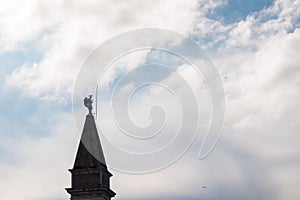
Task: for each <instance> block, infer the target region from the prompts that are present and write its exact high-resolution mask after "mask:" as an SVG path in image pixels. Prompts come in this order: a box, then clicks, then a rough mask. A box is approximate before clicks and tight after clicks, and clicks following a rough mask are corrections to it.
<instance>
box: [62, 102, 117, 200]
mask: <svg viewBox="0 0 300 200" xmlns="http://www.w3.org/2000/svg"><path fill="white" fill-rule="evenodd" d="M84 105H85V106H86V107H87V108H88V109H89V114H88V115H87V116H86V119H85V123H84V127H83V131H82V135H81V139H80V143H79V147H78V150H77V155H76V159H75V163H74V166H73V169H69V171H70V172H71V174H72V187H71V188H67V189H66V190H67V192H68V193H69V194H70V195H71V198H70V199H71V200H110V199H111V198H112V197H114V196H115V192H113V191H112V190H111V189H110V180H109V179H110V177H111V176H112V174H111V173H110V172H109V171H108V169H107V166H106V162H105V158H104V154H103V150H102V147H101V143H100V139H99V135H98V131H97V127H96V123H95V119H94V116H93V114H92V112H91V111H92V97H91V96H89V98H88V97H86V98H85V99H84ZM87 147H88V148H87ZM91 152H92V153H91Z"/></svg>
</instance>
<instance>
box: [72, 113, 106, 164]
mask: <svg viewBox="0 0 300 200" xmlns="http://www.w3.org/2000/svg"><path fill="white" fill-rule="evenodd" d="M101 165H105V166H106V163H105V158H104V154H103V150H102V147H101V143H100V139H99V135H98V131H97V127H96V123H95V120H94V116H93V115H92V114H91V113H90V114H88V115H87V116H86V119H85V123H84V127H83V131H82V135H81V140H80V143H79V147H78V150H77V155H76V159H75V163H74V167H73V169H83V168H90V167H99V166H101Z"/></svg>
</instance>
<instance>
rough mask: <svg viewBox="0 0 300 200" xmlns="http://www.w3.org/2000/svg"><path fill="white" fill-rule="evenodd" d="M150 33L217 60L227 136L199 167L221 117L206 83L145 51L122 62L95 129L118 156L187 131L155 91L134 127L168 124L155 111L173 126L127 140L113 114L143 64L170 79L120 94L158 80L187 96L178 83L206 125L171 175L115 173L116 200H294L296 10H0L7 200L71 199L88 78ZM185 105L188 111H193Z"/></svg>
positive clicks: (207, 4) (238, 6) (288, 4)
mask: <svg viewBox="0 0 300 200" xmlns="http://www.w3.org/2000/svg"><path fill="white" fill-rule="evenodd" d="M149 27H151V28H160V29H167V30H171V31H175V32H178V33H180V34H183V35H185V36H186V37H188V38H190V39H193V40H194V41H195V42H196V43H197V44H198V45H199V46H201V47H202V48H203V50H204V51H205V52H206V53H207V54H208V56H209V57H210V59H211V60H212V62H213V63H214V66H215V67H216V69H217V71H218V73H219V74H220V77H221V79H222V83H223V87H224V92H225V98H226V104H225V106H226V114H225V122H224V127H223V131H222V135H221V138H220V139H219V141H218V144H217V145H216V147H215V148H214V150H213V151H212V153H211V154H210V155H209V156H208V157H207V158H205V159H203V160H199V158H198V154H199V149H200V146H201V143H202V141H203V139H204V135H205V130H206V129H207V127H208V122H209V119H210V117H211V111H212V106H211V102H210V93H209V91H208V90H207V87H206V84H205V81H204V80H203V79H201V77H199V76H198V75H197V73H196V72H195V70H194V69H193V68H192V67H191V65H190V64H189V63H186V62H183V61H182V60H180V59H178V57H176V56H175V57H174V55H170V54H167V53H165V52H159V51H157V50H153V49H150V50H149V49H144V50H139V51H136V52H132V53H130V54H128V55H125V56H123V57H121V58H120V59H119V60H117V61H116V62H115V63H113V65H112V66H111V67H110V68H109V70H108V71H107V73H106V74H105V75H104V78H103V80H104V82H103V85H102V86H101V85H100V94H101V95H100V96H101V98H102V101H101V102H99V113H100V116H99V118H98V119H97V123H98V129H99V128H100V127H101V129H103V130H104V132H105V133H109V134H108V135H106V136H107V137H108V138H109V139H110V140H112V141H113V143H114V144H115V145H118V146H120V147H121V148H124V149H127V150H128V151H143V152H144V151H145V152H149V151H153V150H155V149H157V148H159V147H161V146H162V145H164V144H165V143H166V142H168V141H169V140H171V139H172V137H174V133H175V132H176V129H177V128H178V127H177V125H178V124H180V120H182V119H181V118H180V116H179V117H178V115H180V109H178V105H177V103H178V102H177V101H176V99H174V96H172V95H171V93H168V92H162V89H161V88H156V87H152V86H153V85H152V86H151V87H146V88H144V89H143V90H140V91H139V92H138V93H137V95H136V97H135V98H133V99H132V103H131V104H130V106H129V110H130V117H131V119H132V121H135V122H136V123H137V124H141V125H142V126H147V125H149V124H151V122H153V121H155V120H157V119H161V118H160V117H161V113H160V111H158V112H156V113H154V114H152V113H150V114H149V110H150V108H151V106H153V102H154V104H156V103H157V104H158V103H159V104H160V105H162V106H163V107H164V108H165V112H166V113H167V115H166V117H169V118H168V120H167V121H166V123H165V127H164V128H165V132H163V133H164V134H162V136H161V137H157V138H155V140H153V141H150V140H149V141H148V140H146V141H143V142H142V143H135V141H134V140H132V139H128V138H126V135H123V136H120V131H119V130H118V127H117V126H116V125H115V123H114V119H113V118H112V117H111V116H112V111H111V110H109V105H110V104H111V100H110V99H109V97H110V94H111V92H112V91H113V88H114V86H115V85H116V83H118V81H119V80H121V77H122V75H123V74H126V73H129V75H132V76H133V75H134V74H130V72H132V71H134V70H137V69H139V67H140V66H141V65H142V64H147V63H151V62H159V63H162V64H168V65H170V66H171V67H172V70H173V73H170V72H167V71H165V72H164V73H156V74H154V75H153V74H152V77H151V75H149V73H148V74H147V73H139V74H138V78H136V79H133V81H132V82H129V83H128V84H125V85H124V88H120V91H121V92H122V91H124V90H125V89H128V88H129V89H131V88H132V87H134V86H135V85H136V83H138V82H139V81H141V80H144V79H146V78H149V77H151V78H154V79H155V81H156V82H157V83H164V84H169V85H170V87H172V90H173V92H175V93H178V94H183V96H186V95H188V94H187V93H185V92H186V91H185V90H183V89H184V87H183V86H184V84H183V83H181V82H178V79H176V74H180V75H182V77H183V78H184V79H185V83H188V84H189V85H190V87H191V89H192V91H193V92H194V95H195V97H196V99H197V102H198V103H199V104H198V106H199V107H198V109H199V110H200V111H199V122H200V123H199V126H198V131H197V137H196V138H195V141H194V142H193V144H192V145H191V146H190V148H189V149H188V150H187V151H186V152H185V153H184V154H183V156H181V157H180V158H179V159H178V160H177V161H176V162H174V163H173V164H172V165H169V166H168V167H165V168H164V169H161V170H158V171H155V172H152V173H145V174H132V173H123V172H120V171H118V170H114V169H111V172H112V173H113V174H114V176H113V177H112V179H111V186H112V189H113V190H114V191H115V192H116V193H117V196H116V197H115V198H114V199H116V200H128V199H147V200H164V199H185V200H194V199H205V200H217V199H224V200H226V199H228V200H229V199H230V200H240V199H245V200H247V199H249V200H253V199H257V200H264V199H274V200H283V199H290V200H297V199H298V198H299V196H300V191H299V187H300V147H299V141H300V135H299V130H300V120H299V112H300V103H299V102H300V101H299V100H298V99H299V98H300V96H299V94H300V67H299V66H300V59H299V56H298V55H299V53H300V28H299V27H300V1H299V0H274V1H271V0H260V1H259V0H253V1H247V0H227V1H226V0H225V1H221V0H202V1H196V0H189V1H187V0H159V1H158V0H151V1H150V0H144V1H134V0H129V1H120V0H112V1H108V0H87V1H78V0H76V1H61V0H54V1H37V0H29V1H27V2H26V3H24V2H21V1H18V0H12V1H2V2H1V7H0V83H1V84H0V110H1V112H0V177H1V179H0V198H1V199H10V200H57V199H68V198H69V196H68V194H67V193H66V191H65V190H64V188H67V187H70V178H71V177H70V174H69V172H68V170H67V169H69V168H72V165H73V162H74V158H75V153H76V150H77V147H78V143H79V140H80V138H79V133H78V130H77V129H79V132H80V127H82V124H80V123H79V128H78V127H77V124H76V123H75V121H74V115H73V111H74V106H73V95H74V88H75V86H76V80H77V79H76V78H77V76H78V75H79V74H80V69H81V67H82V66H83V64H84V62H85V60H86V59H87V58H88V56H89V55H91V53H92V52H93V50H95V49H96V48H97V47H98V46H99V45H100V44H102V43H103V42H105V41H107V40H108V39H110V38H112V37H113V36H116V35H118V34H121V33H124V32H127V31H131V30H136V29H141V28H149ZM137 40H138V38H137ZM135 72H137V71H135ZM130 80H131V79H130ZM122 89H124V90H122ZM87 92H89V93H92V92H93V90H92V89H91V88H89V89H87ZM120 99H122V98H120ZM75 100H76V99H75ZM80 100H81V99H80ZM156 101H157V102H156ZM158 101H159V102H158ZM180 103H181V104H182V105H189V104H190V103H191V100H187V99H183V100H182V102H180ZM81 106H82V105H81ZM176 107H177V108H176ZM75 108H77V107H75ZM188 108H189V109H190V107H188ZM80 109H81V110H80V112H78V113H77V111H76V110H75V115H76V116H81V117H82V121H83V120H84V117H85V112H86V111H85V109H84V107H83V106H82V107H80ZM151 114H152V115H151ZM151 117H152V118H151ZM189 117H190V118H187V119H192V117H191V116H189ZM81 123H82V122H81ZM175 136H176V135H175ZM104 152H105V149H104ZM109 157H110V155H109V154H106V158H109ZM108 165H109V163H108ZM204 186H205V187H204ZM16 191H17V192H16Z"/></svg>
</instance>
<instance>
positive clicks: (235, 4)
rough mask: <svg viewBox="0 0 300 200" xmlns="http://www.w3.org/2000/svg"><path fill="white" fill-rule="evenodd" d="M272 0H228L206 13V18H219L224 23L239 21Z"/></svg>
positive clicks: (267, 4)
mask: <svg viewBox="0 0 300 200" xmlns="http://www.w3.org/2000/svg"><path fill="white" fill-rule="evenodd" d="M273 3H274V0H251V1H249V0H228V1H227V3H226V4H224V5H222V6H219V7H217V8H216V9H215V10H213V11H211V12H210V13H209V14H208V16H207V17H208V18H211V19H215V20H221V21H222V22H223V23H225V24H230V23H235V22H239V21H241V20H243V19H245V18H246V17H247V16H248V15H250V14H251V13H254V12H257V11H260V10H262V9H264V8H267V7H270V6H271V5H272V4H273Z"/></svg>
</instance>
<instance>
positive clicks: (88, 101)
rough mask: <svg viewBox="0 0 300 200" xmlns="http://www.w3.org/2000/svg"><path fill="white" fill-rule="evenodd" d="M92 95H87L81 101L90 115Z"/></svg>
mask: <svg viewBox="0 0 300 200" xmlns="http://www.w3.org/2000/svg"><path fill="white" fill-rule="evenodd" d="M92 98H93V95H89V96H87V97H85V98H84V100H83V103H84V106H85V107H87V108H88V109H89V114H90V115H91V114H92V110H93V106H92V104H93V99H92Z"/></svg>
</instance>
